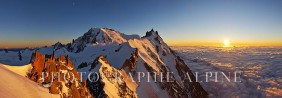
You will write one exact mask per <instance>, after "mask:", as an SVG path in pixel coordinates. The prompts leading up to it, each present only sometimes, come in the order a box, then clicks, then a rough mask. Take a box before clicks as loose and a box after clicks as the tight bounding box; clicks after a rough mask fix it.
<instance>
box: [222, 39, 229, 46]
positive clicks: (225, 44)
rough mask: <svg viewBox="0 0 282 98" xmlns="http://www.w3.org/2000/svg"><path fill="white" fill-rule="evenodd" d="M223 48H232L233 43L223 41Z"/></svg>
mask: <svg viewBox="0 0 282 98" xmlns="http://www.w3.org/2000/svg"><path fill="white" fill-rule="evenodd" d="M223 47H231V42H230V40H229V39H225V40H224V41H223Z"/></svg>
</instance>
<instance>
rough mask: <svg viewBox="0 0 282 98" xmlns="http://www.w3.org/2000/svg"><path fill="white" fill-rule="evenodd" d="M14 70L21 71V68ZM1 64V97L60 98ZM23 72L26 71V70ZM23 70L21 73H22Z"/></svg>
mask: <svg viewBox="0 0 282 98" xmlns="http://www.w3.org/2000/svg"><path fill="white" fill-rule="evenodd" d="M9 69H12V70H15V71H16V70H21V69H19V68H16V69H13V68H11V67H10V68H9ZM9 69H7V68H6V67H5V65H3V64H0V80H1V81H0V88H1V89H0V97H1V98H59V97H60V96H59V95H54V94H50V93H49V90H48V89H46V88H44V87H41V86H40V85H38V84H37V83H35V82H33V81H31V80H29V79H28V78H25V77H23V76H21V75H19V74H21V72H20V73H19V74H16V73H14V72H12V71H10V70H9ZM22 70H25V69H24V68H23V69H22ZM22 70H21V71H22Z"/></svg>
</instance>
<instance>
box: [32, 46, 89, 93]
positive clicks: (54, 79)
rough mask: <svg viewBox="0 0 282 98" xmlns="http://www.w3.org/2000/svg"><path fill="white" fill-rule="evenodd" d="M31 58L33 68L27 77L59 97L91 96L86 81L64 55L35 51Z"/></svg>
mask: <svg viewBox="0 0 282 98" xmlns="http://www.w3.org/2000/svg"><path fill="white" fill-rule="evenodd" d="M34 55H35V56H34V58H33V63H32V66H33V69H32V70H31V72H30V73H28V75H27V77H28V78H29V79H31V80H32V81H35V82H37V83H38V84H40V85H42V86H44V87H47V88H49V91H50V93H52V94H60V95H61V97H72V98H86V97H92V96H91V94H90V93H89V91H88V89H87V87H86V81H80V80H81V77H80V75H79V74H78V71H77V70H76V69H75V68H74V66H73V64H72V62H71V60H70V59H69V58H68V57H66V56H59V57H58V58H57V59H55V58H54V55H51V57H49V58H45V55H43V54H41V53H39V52H38V51H36V52H35V53H34Z"/></svg>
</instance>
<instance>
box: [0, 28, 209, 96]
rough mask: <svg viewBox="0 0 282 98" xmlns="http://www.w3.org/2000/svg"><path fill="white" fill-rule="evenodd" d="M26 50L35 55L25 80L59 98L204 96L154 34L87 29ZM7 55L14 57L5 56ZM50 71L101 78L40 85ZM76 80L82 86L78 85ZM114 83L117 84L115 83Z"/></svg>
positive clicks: (186, 69) (181, 62)
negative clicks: (70, 38)
mask: <svg viewBox="0 0 282 98" xmlns="http://www.w3.org/2000/svg"><path fill="white" fill-rule="evenodd" d="M24 51H25V52H24ZM24 51H21V53H22V54H25V53H32V52H33V54H34V56H32V57H31V56H30V57H26V56H24V57H26V58H28V59H31V62H32V64H33V69H32V70H31V71H30V72H29V74H28V78H30V79H31V80H33V81H35V82H37V83H39V84H42V85H47V84H48V83H49V85H50V86H51V87H49V90H50V92H51V93H54V94H60V95H61V96H62V97H74V96H84V97H98V98H100V97H112V98H117V97H129V98H135V97H140V98H148V97H160V98H169V97H172V98H180V97H184V98H191V97H193V98H199V97H207V95H208V94H207V93H206V91H205V90H204V89H203V88H202V87H201V85H200V84H199V83H198V82H190V80H189V79H188V78H187V77H188V76H189V77H190V78H191V80H192V81H195V77H194V75H193V74H192V72H191V70H190V69H189V68H188V66H187V65H186V64H185V63H184V62H183V60H182V59H181V58H180V57H179V56H177V54H175V53H174V51H173V50H171V49H170V47H169V46H168V45H167V44H166V43H165V42H164V41H163V39H162V38H161V37H160V36H159V34H158V32H157V31H154V30H153V29H152V30H151V31H148V32H146V35H145V36H143V37H140V36H138V35H125V34H123V33H120V32H118V31H115V30H113V29H109V28H91V29H90V30H89V31H88V32H86V33H85V34H84V35H83V36H81V37H79V38H77V39H75V40H73V41H72V42H71V43H69V44H66V45H62V44H60V43H56V44H55V45H53V46H50V47H42V48H38V49H36V50H24ZM26 51H31V52H26ZM1 53H2V52H1ZM2 54H4V52H3V53H2ZM9 54H11V55H13V54H12V53H11V52H5V55H9ZM17 55H18V53H17ZM25 55H26V54H25ZM23 60H25V58H23ZM53 71H57V72H58V71H59V72H65V73H67V72H73V73H76V72H86V73H91V72H97V73H98V74H97V75H99V76H102V77H103V78H99V77H97V76H95V75H94V74H92V75H90V76H87V75H81V76H80V75H78V74H75V75H74V76H75V77H73V78H74V80H75V83H74V84H75V86H73V85H74V84H73V83H69V82H64V83H61V82H56V81H54V82H53V83H50V81H51V80H50V77H48V76H47V77H45V79H44V80H45V82H42V79H41V78H40V77H41V74H39V73H42V72H46V73H50V72H53ZM115 73H118V75H116V74H115ZM147 73H148V74H147ZM187 75H188V76H187ZM89 77H90V78H91V79H94V80H97V81H95V82H93V81H91V79H90V80H89ZM56 78H61V77H60V76H57V77H56ZM79 78H82V81H78V79H79ZM116 78H118V79H119V81H113V80H114V79H116ZM90 94H91V96H90Z"/></svg>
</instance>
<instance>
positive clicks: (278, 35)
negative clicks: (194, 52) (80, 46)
mask: <svg viewBox="0 0 282 98" xmlns="http://www.w3.org/2000/svg"><path fill="white" fill-rule="evenodd" d="M91 27H99V28H103V27H108V28H113V29H115V30H118V31H120V32H122V33H125V34H138V35H140V36H143V35H145V32H146V31H149V30H150V29H152V28H154V30H157V31H159V34H160V35H161V37H162V38H163V39H164V40H165V42H167V43H168V44H169V45H171V46H186V45H212V44H217V43H222V42H223V41H224V40H230V42H231V43H234V44H235V43H236V44H238V45H239V44H247V45H281V46H282V0H142V1H141V0H0V48H21V47H37V46H45V45H52V44H54V43H56V42H58V41H59V42H62V43H68V42H71V40H72V39H76V38H78V37H79V36H81V35H83V34H84V33H85V32H87V31H88V30H89V29H90V28H91Z"/></svg>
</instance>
